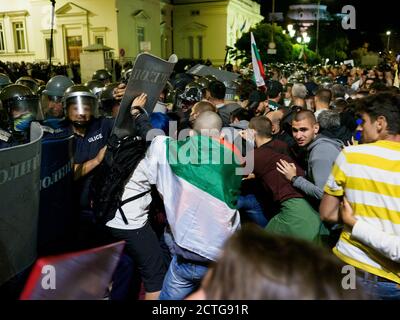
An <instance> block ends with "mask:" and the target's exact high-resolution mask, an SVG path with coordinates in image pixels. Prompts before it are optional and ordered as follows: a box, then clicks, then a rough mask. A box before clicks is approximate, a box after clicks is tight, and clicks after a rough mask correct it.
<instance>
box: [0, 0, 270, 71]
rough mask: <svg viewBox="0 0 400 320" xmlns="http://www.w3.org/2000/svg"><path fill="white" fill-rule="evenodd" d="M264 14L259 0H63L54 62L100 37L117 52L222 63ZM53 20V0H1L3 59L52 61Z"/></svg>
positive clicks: (58, 5) (98, 41)
mask: <svg viewBox="0 0 400 320" xmlns="http://www.w3.org/2000/svg"><path fill="white" fill-rule="evenodd" d="M262 19H263V17H262V16H261V15H260V5H259V4H257V3H256V2H255V1H252V0H223V1H221V0H203V1H201V0H161V1H160V0H72V1H68V0H56V3H55V14H54V24H53V25H54V28H53V52H52V61H53V62H54V63H62V64H64V63H69V62H72V61H79V59H80V52H81V51H82V50H83V49H84V48H86V47H88V46H92V45H94V44H100V45H104V46H107V47H110V48H112V50H111V51H109V53H108V55H109V57H113V58H116V59H119V58H125V59H130V58H132V59H133V58H134V57H135V56H136V55H137V54H138V53H140V52H142V51H149V52H151V53H152V54H155V55H158V56H161V57H164V58H166V57H168V56H169V55H170V54H171V53H176V54H177V55H178V57H179V58H194V59H210V60H211V61H212V62H213V63H214V64H216V65H218V64H221V63H223V61H224V57H225V48H226V46H233V44H234V43H235V41H236V39H237V38H238V37H240V36H241V34H242V33H243V32H245V31H248V29H249V28H250V27H251V26H252V25H254V24H256V23H258V22H260V21H261V20H262ZM51 21H52V5H51V1H49V0H9V1H6V0H4V1H1V4H0V60H2V61H25V62H34V61H48V60H49V54H50V38H51V25H52V23H51Z"/></svg>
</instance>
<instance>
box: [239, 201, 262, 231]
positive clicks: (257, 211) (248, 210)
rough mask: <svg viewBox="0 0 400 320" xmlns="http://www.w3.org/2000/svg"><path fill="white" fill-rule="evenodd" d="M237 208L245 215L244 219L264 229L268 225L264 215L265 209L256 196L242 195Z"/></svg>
mask: <svg viewBox="0 0 400 320" xmlns="http://www.w3.org/2000/svg"><path fill="white" fill-rule="evenodd" d="M236 207H237V208H238V210H239V211H240V213H241V214H244V217H243V218H244V219H248V220H250V221H251V222H254V223H255V224H258V225H259V226H260V227H262V228H265V226H266V225H267V223H268V220H267V218H266V217H265V215H264V211H263V208H262V206H261V204H260V203H259V202H258V200H257V198H256V196H255V195H254V194H247V195H240V196H239V197H238V201H237V205H236Z"/></svg>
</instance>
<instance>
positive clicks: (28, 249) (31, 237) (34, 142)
mask: <svg viewBox="0 0 400 320" xmlns="http://www.w3.org/2000/svg"><path fill="white" fill-rule="evenodd" d="M42 135H43V130H42V128H41V126H40V125H39V124H38V123H35V122H33V123H32V124H31V135H30V137H31V141H30V142H29V143H26V144H22V145H19V146H15V147H11V148H6V149H1V150H0V195H1V196H0V197H1V201H0V285H1V284H2V283H4V282H6V281H7V280H9V279H11V278H12V277H13V276H15V275H16V274H18V273H19V272H21V271H23V270H24V269H26V268H27V267H28V266H30V265H31V264H32V263H33V262H34V261H35V259H36V255H37V246H36V244H37V223H38V211H39V178H40V157H41V143H40V140H41V138H42Z"/></svg>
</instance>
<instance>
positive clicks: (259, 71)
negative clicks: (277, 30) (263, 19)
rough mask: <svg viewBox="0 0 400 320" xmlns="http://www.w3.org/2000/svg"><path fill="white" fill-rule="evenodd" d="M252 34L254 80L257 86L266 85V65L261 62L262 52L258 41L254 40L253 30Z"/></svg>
mask: <svg viewBox="0 0 400 320" xmlns="http://www.w3.org/2000/svg"><path fill="white" fill-rule="evenodd" d="M250 36H251V62H252V64H253V72H254V80H255V82H256V85H257V87H265V82H264V77H265V72H264V67H263V64H262V62H261V58H260V54H259V52H258V49H257V45H256V41H255V40H254V35H253V32H250Z"/></svg>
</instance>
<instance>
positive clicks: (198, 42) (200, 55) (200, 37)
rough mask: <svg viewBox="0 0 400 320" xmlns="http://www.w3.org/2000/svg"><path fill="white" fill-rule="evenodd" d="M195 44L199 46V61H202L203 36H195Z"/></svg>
mask: <svg viewBox="0 0 400 320" xmlns="http://www.w3.org/2000/svg"><path fill="white" fill-rule="evenodd" d="M197 44H198V46H199V48H198V49H199V59H203V36H197Z"/></svg>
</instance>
